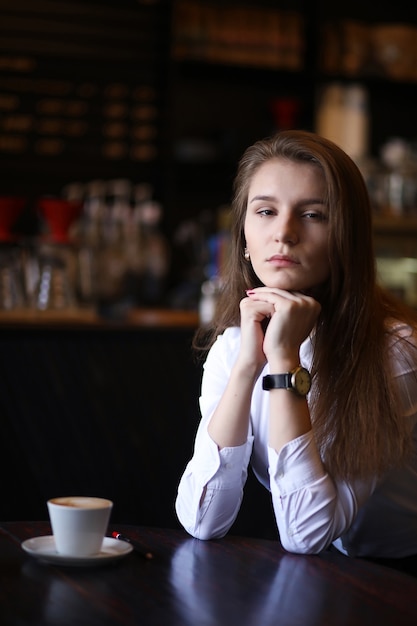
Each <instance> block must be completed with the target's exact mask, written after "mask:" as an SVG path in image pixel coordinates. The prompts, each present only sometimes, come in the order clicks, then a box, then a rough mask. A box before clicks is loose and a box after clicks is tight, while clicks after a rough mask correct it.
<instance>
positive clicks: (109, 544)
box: [22, 535, 133, 567]
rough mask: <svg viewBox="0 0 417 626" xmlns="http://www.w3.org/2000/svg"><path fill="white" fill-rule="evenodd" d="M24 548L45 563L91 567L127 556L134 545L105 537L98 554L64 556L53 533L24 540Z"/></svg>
mask: <svg viewBox="0 0 417 626" xmlns="http://www.w3.org/2000/svg"><path fill="white" fill-rule="evenodd" d="M22 548H23V550H25V551H26V552H27V553H28V554H30V555H31V556H34V557H35V558H36V559H38V560H39V561H42V562H44V563H56V564H58V565H76V566H78V567H86V566H88V567H91V566H96V565H102V564H103V565H104V563H109V562H111V561H116V560H117V559H121V558H122V557H124V556H126V555H127V554H129V553H130V552H132V550H133V546H132V545H130V544H129V543H127V542H126V541H120V540H119V539H113V538H112V537H104V541H103V545H102V546H101V550H100V552H99V553H98V554H94V555H93V556H85V557H78V556H64V555H62V554H58V552H57V551H56V547H55V539H54V537H53V535H46V536H43V537H33V538H32V539H27V540H26V541H23V543H22Z"/></svg>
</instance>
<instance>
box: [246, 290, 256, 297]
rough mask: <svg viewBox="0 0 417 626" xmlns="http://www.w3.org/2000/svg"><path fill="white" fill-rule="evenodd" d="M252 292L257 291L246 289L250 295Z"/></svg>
mask: <svg viewBox="0 0 417 626" xmlns="http://www.w3.org/2000/svg"><path fill="white" fill-rule="evenodd" d="M251 293H255V292H254V290H253V289H246V295H248V296H250V295H251Z"/></svg>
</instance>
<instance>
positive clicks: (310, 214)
mask: <svg viewBox="0 0 417 626" xmlns="http://www.w3.org/2000/svg"><path fill="white" fill-rule="evenodd" d="M303 215H304V217H306V218H308V219H311V220H316V221H317V222H325V221H326V220H327V215H325V214H324V213H322V212H321V211H306V212H305V213H304V214H303Z"/></svg>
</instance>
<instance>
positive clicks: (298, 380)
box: [292, 367, 311, 396]
mask: <svg viewBox="0 0 417 626" xmlns="http://www.w3.org/2000/svg"><path fill="white" fill-rule="evenodd" d="M292 382H293V387H294V389H295V390H296V392H297V393H299V394H300V396H306V395H307V394H308V392H309V391H310V387H311V376H310V372H309V371H308V370H306V369H305V368H304V367H300V368H299V369H298V370H297V371H296V372H295V373H294V376H293V381H292Z"/></svg>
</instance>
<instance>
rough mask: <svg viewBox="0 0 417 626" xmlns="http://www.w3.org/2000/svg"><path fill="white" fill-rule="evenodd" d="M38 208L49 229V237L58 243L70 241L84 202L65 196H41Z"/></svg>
mask: <svg viewBox="0 0 417 626" xmlns="http://www.w3.org/2000/svg"><path fill="white" fill-rule="evenodd" d="M38 210H39V213H40V215H41V217H42V218H43V219H44V220H45V222H46V223H47V225H48V229H49V238H50V239H51V240H52V241H54V242H56V243H68V241H69V233H70V229H71V226H72V225H73V223H74V222H75V221H76V220H77V219H78V218H79V217H80V215H81V213H82V210H83V203H82V202H78V201H76V200H64V199H63V198H40V199H39V200H38Z"/></svg>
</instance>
